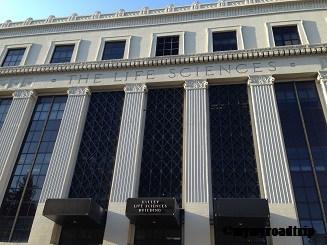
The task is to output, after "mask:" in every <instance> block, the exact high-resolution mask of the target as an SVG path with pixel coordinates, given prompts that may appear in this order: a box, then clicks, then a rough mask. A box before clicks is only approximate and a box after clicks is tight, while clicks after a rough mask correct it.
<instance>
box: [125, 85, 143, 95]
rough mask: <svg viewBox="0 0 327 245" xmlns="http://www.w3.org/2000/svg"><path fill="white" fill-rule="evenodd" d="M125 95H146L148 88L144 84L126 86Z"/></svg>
mask: <svg viewBox="0 0 327 245" xmlns="http://www.w3.org/2000/svg"><path fill="white" fill-rule="evenodd" d="M124 91H125V93H144V92H146V91H147V86H146V85H145V84H143V83H130V84H126V85H125V88H124Z"/></svg>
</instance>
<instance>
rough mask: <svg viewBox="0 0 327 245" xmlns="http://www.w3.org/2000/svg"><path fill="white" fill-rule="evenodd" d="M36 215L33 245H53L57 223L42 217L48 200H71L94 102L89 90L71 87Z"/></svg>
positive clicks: (33, 228)
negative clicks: (72, 184)
mask: <svg viewBox="0 0 327 245" xmlns="http://www.w3.org/2000/svg"><path fill="white" fill-rule="evenodd" d="M67 93H68V98H67V102H66V106H65V111H64V114H63V117H62V120H61V124H60V128H59V132H58V136H57V139H56V144H55V146H54V149H53V153H52V157H51V160H50V164H49V169H48V172H47V176H46V178H45V181H44V185H43V189H42V192H41V196H40V200H39V204H38V207H37V211H36V214H35V218H34V222H33V226H32V230H31V235H30V239H29V243H30V244H40V245H41V244H50V243H51V237H52V233H53V229H54V227H55V224H54V223H53V222H52V221H50V220H49V219H47V218H45V217H44V216H43V215H42V212H43V208H44V204H45V201H46V200H47V199H48V198H67V197H68V194H69V189H70V185H71V181H72V177H73V173H74V168H75V163H76V159H77V155H78V150H79V145H80V142H81V137H82V134H83V128H84V124H85V119H86V115H87V109H88V105H89V101H90V91H89V89H88V88H86V87H76V88H70V89H68V91H67Z"/></svg>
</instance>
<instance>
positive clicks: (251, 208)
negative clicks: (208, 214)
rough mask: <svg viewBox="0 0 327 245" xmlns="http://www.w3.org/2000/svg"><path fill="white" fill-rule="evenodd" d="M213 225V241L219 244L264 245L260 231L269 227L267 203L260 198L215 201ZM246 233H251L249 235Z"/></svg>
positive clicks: (262, 234)
mask: <svg viewBox="0 0 327 245" xmlns="http://www.w3.org/2000/svg"><path fill="white" fill-rule="evenodd" d="M214 224H215V239H216V241H217V243H219V244H230V245H239V244H242V245H246V244H265V243H266V242H265V241H266V237H265V234H264V232H263V231H262V230H264V228H265V227H267V226H269V206H268V201H267V200H266V199H260V198H218V199H215V201H214ZM244 229H245V230H244ZM253 229H254V230H253ZM247 231H251V233H250V235H249V234H248V233H247ZM253 231H255V233H253ZM244 232H246V233H244ZM244 234H246V235H245V236H244ZM248 235H249V236H248Z"/></svg>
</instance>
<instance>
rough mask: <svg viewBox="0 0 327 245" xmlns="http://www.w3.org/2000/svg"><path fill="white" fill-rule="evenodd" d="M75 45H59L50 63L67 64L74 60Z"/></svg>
mask: <svg viewBox="0 0 327 245" xmlns="http://www.w3.org/2000/svg"><path fill="white" fill-rule="evenodd" d="M74 47H75V45H74V44H72V45H57V46H56V47H55V49H54V51H53V54H52V58H51V61H50V63H67V62H70V61H71V59H72V55H73V52H74Z"/></svg>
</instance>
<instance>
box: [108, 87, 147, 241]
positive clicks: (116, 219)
mask: <svg viewBox="0 0 327 245" xmlns="http://www.w3.org/2000/svg"><path fill="white" fill-rule="evenodd" d="M124 91H125V100H124V108H123V113H122V120H121V125H120V133H119V140H118V146H117V153H116V160H115V169H114V174H113V180H112V187H111V194H110V201H109V207H108V216H107V225H106V230H105V235H104V241H103V244H127V243H128V239H129V237H128V234H129V220H128V219H127V218H126V216H125V209H126V200H127V198H129V197H136V196H137V192H138V184H139V177H140V165H141V154H142V145H143V133H144V122H145V109H146V91H147V89H146V86H145V85H144V84H128V85H126V87H125V89H124Z"/></svg>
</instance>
